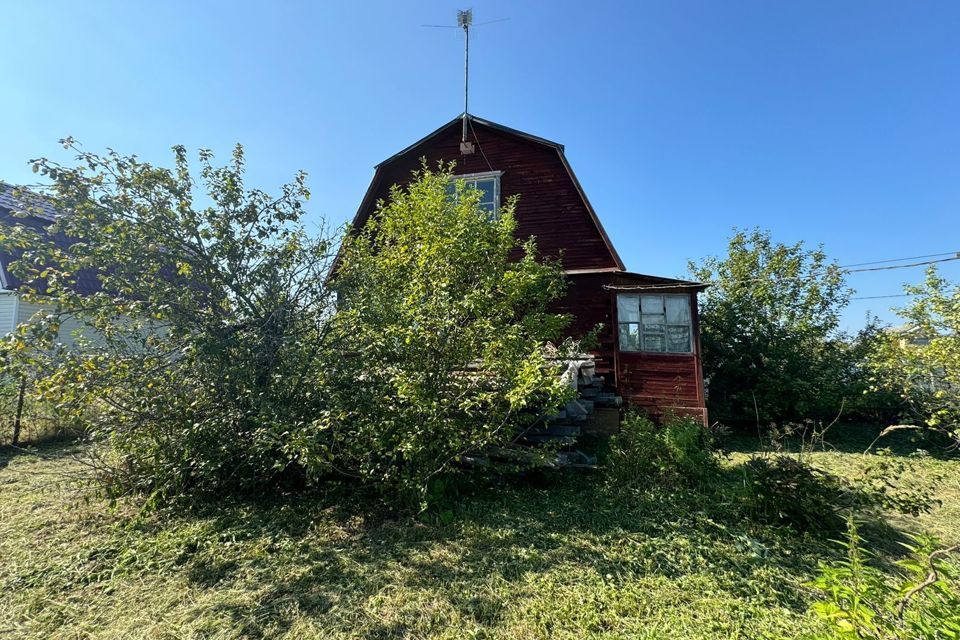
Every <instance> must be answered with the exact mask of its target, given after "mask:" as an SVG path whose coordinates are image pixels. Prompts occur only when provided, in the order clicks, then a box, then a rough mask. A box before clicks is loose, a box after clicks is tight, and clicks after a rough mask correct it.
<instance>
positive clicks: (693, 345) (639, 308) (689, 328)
mask: <svg viewBox="0 0 960 640" xmlns="http://www.w3.org/2000/svg"><path fill="white" fill-rule="evenodd" d="M621 297H624V298H636V300H637V313H638V321H637V322H626V321H624V320H623V319H622V318H620V298H621ZM644 297H651V298H652V297H657V298H660V300H661V306H662V307H663V330H664V333H663V346H664V349H663V351H656V350H649V349H648V348H647V345H646V343H645V340H644V334H645V332H644V330H643V316H644V313H643V298H644ZM667 298H681V299H684V300H685V301H686V303H687V322H686V329H687V335H688V336H689V341H690V349H689V350H687V351H668V350H667V347H668V345H669V340H668V338H667V336H668V334H669V332H670V327H680V326H683V325H680V324H677V323H669V322H667ZM647 315H653V314H647ZM630 324H635V325H637V329H638V332H639V346H640V348H639V349H625V348H624V347H623V341H622V340H621V339H620V327H621V326H622V325H630ZM617 347H618V350H619V351H623V352H625V353H661V354H674V355H684V354H691V353H694V350H695V349H696V342H695V341H694V339H693V299H692V298H691V296H690V295H689V294H685V293H656V294H650V293H634V294H623V293H620V294H617Z"/></svg>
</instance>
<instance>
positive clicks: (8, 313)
mask: <svg viewBox="0 0 960 640" xmlns="http://www.w3.org/2000/svg"><path fill="white" fill-rule="evenodd" d="M16 308H17V294H15V293H14V292H12V291H0V336H5V335H7V334H8V333H9V332H11V331H13V328H14V327H15V326H17V325H16V322H14V318H15V315H16Z"/></svg>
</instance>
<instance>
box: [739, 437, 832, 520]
mask: <svg viewBox="0 0 960 640" xmlns="http://www.w3.org/2000/svg"><path fill="white" fill-rule="evenodd" d="M742 471H743V489H744V490H743V494H742V501H743V506H744V507H745V508H746V512H747V514H748V515H749V516H750V517H751V518H752V519H754V520H757V521H760V522H766V523H771V524H787V525H789V526H792V527H794V528H796V529H799V530H801V531H805V530H807V529H827V530H833V529H836V528H837V527H838V526H839V525H840V523H841V522H842V518H841V517H840V515H839V514H840V511H841V510H842V509H843V504H844V503H846V502H847V499H846V492H847V487H846V486H845V485H844V483H843V481H841V480H840V479H839V478H838V477H836V476H834V475H831V474H829V473H826V472H823V471H821V470H819V469H817V468H815V467H813V466H811V465H809V464H807V463H806V462H804V461H803V460H799V459H797V458H794V457H792V456H789V455H784V454H777V455H760V456H753V457H751V458H750V460H748V461H747V462H746V463H745V464H744V465H743V467H742Z"/></svg>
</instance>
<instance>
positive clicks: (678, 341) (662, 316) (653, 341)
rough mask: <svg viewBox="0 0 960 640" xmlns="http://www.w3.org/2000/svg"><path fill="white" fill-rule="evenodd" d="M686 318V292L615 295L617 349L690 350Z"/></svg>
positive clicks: (690, 341) (690, 329) (688, 322)
mask: <svg viewBox="0 0 960 640" xmlns="http://www.w3.org/2000/svg"><path fill="white" fill-rule="evenodd" d="M690 319H691V315H690V297H689V296H687V295H675V294H671V295H636V294H633V295H631V294H622V295H618V296H617V321H618V322H619V335H620V350H621V351H648V352H657V353H663V352H668V353H690V352H692V351H693V335H692V328H691V321H690Z"/></svg>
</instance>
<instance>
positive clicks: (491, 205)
mask: <svg viewBox="0 0 960 640" xmlns="http://www.w3.org/2000/svg"><path fill="white" fill-rule="evenodd" d="M502 174H503V172H502V171H492V172H490V173H468V174H465V175H459V176H453V179H454V180H456V181H460V180H463V182H464V188H466V189H476V190H477V191H479V192H480V203H479V204H480V208H481V209H483V210H484V211H486V212H487V213H489V214H490V217H491V218H493V217H495V216H496V215H497V210H498V209H499V208H500V176H501V175H502ZM447 190H448V191H449V192H450V194H451V195H453V194H454V193H455V191H456V186H455V185H453V184H451V185H450V186H449V187H447Z"/></svg>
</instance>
